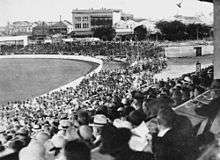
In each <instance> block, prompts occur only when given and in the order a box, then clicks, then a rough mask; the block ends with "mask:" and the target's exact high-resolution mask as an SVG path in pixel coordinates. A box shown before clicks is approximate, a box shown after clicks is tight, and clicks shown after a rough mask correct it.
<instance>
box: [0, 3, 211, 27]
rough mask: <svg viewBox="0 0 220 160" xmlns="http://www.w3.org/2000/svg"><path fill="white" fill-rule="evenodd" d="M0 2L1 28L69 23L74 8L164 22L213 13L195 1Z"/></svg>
mask: <svg viewBox="0 0 220 160" xmlns="http://www.w3.org/2000/svg"><path fill="white" fill-rule="evenodd" d="M181 1H182V0H0V26H5V25H6V24H7V23H8V22H13V21H24V20H26V21H31V22H33V21H58V20H59V16H60V15H61V17H62V20H69V21H71V16H72V14H71V11H72V10H73V9H75V8H78V9H89V8H94V9H96V8H102V7H103V8H115V9H122V10H123V11H124V12H126V13H131V14H134V16H135V17H138V18H151V19H163V18H167V17H173V16H174V15H175V14H177V13H178V14H182V15H185V16H194V15H198V14H201V13H203V14H204V15H207V14H209V13H211V12H212V10H213V4H211V3H206V2H199V1H198V0H183V3H182V7H181V8H178V7H177V5H176V3H178V2H181Z"/></svg>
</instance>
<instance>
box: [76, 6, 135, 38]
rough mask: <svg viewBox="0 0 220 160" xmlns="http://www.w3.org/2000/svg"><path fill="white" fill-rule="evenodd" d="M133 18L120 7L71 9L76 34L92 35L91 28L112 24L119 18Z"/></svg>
mask: <svg viewBox="0 0 220 160" xmlns="http://www.w3.org/2000/svg"><path fill="white" fill-rule="evenodd" d="M130 19H133V15H131V14H125V13H123V12H122V10H120V9H88V10H82V9H80V10H78V9H74V10H73V11H72V21H73V31H74V32H75V33H76V35H92V29H93V28H97V27H101V26H112V27H113V26H114V24H116V23H117V22H120V21H121V20H130Z"/></svg>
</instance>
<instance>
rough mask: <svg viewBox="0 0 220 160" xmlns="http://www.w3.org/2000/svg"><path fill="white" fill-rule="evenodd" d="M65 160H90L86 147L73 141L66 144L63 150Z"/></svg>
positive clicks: (79, 142)
mask: <svg viewBox="0 0 220 160" xmlns="http://www.w3.org/2000/svg"><path fill="white" fill-rule="evenodd" d="M64 154H65V157H66V160H90V159H91V155H90V149H89V148H88V146H87V145H86V144H85V143H84V142H82V141H80V140H73V141H69V142H67V143H66V146H65V148H64Z"/></svg>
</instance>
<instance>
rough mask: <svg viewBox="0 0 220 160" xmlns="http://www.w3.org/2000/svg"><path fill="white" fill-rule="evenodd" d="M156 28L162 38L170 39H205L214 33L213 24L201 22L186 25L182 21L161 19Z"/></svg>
mask: <svg viewBox="0 0 220 160" xmlns="http://www.w3.org/2000/svg"><path fill="white" fill-rule="evenodd" d="M156 28H158V29H159V30H160V34H161V38H162V39H164V40H170V41H178V40H195V39H204V38H208V37H211V36H212V35H213V31H212V27H211V26H208V25H205V24H199V23H198V24H188V25H186V24H184V23H182V22H180V21H171V22H168V21H159V22H157V23H156Z"/></svg>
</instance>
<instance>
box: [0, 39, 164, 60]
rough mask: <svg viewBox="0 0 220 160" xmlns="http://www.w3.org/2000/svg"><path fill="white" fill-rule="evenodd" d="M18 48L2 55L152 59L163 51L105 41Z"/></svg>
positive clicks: (145, 45) (139, 44)
mask: <svg viewBox="0 0 220 160" xmlns="http://www.w3.org/2000/svg"><path fill="white" fill-rule="evenodd" d="M14 48H16V46H11V47H7V46H3V47H2V48H1V51H0V52H2V54H9V53H14V54H64V55H65V54H68V55H69V54H80V55H89V56H97V55H103V56H114V57H123V58H126V57H132V56H134V57H137V53H139V54H141V55H142V57H152V55H155V54H156V53H158V52H160V51H162V48H161V47H159V46H157V45H156V44H155V43H153V42H113V41H111V42H109V41H108V42H103V41H76V42H63V43H53V44H50V43H46V44H30V45H27V46H25V47H24V48H20V47H19V49H17V51H15V50H14Z"/></svg>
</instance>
